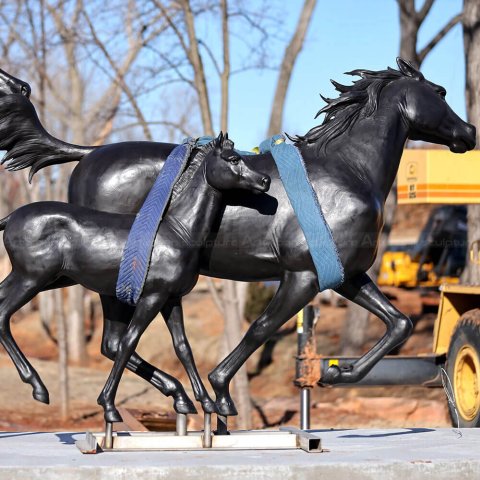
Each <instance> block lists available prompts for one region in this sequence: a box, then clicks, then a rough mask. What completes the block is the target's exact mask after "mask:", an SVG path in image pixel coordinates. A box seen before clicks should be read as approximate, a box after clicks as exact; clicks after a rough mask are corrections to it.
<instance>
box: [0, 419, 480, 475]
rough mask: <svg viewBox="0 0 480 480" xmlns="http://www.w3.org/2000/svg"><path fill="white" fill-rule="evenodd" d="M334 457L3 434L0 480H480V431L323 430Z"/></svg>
mask: <svg viewBox="0 0 480 480" xmlns="http://www.w3.org/2000/svg"><path fill="white" fill-rule="evenodd" d="M312 433H315V434H316V435H319V436H320V437H321V438H322V445H323V447H324V448H325V449H328V452H324V453H310V454H309V453H305V452H303V451H299V450H284V451H266V450H265V451H258V450H257V451H240V452H238V451H237V452H218V451H216V452H208V451H201V452H138V453H133V452H132V453H125V452H114V453H101V454H98V455H82V454H81V453H80V452H79V451H78V450H77V448H76V447H75V445H74V443H75V440H76V439H78V438H80V437H81V436H82V435H83V434H82V433H39V432H33V433H13V432H5V433H0V480H18V479H22V480H23V479H29V480H37V479H42V480H45V479H48V480H50V479H52V480H60V479H61V480H83V479H89V480H91V479H94V480H124V479H125V480H126V479H135V478H138V479H142V480H153V479H162V480H164V479H172V480H173V479H175V480H181V479H193V478H206V479H208V480H221V479H229V480H235V479H242V480H247V479H248V480H250V479H268V480H270V479H271V480H273V479H275V480H278V479H281V480H299V479H302V480H321V479H334V480H354V479H362V480H366V479H374V478H375V479H378V478H381V479H382V480H398V479H403V478H406V479H408V480H416V479H432V480H433V479H435V480H442V479H445V480H446V479H448V480H452V479H457V478H461V479H462V480H474V479H475V480H478V479H479V478H480V429H464V430H461V431H460V432H459V431H456V430H452V429H429V428H412V429H398V430H395V429H393V430H392V429H390V430H321V431H319V430H316V431H312Z"/></svg>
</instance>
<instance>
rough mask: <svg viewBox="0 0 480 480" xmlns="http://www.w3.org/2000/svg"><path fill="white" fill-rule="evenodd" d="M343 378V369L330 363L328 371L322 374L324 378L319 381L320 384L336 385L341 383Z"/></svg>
mask: <svg viewBox="0 0 480 480" xmlns="http://www.w3.org/2000/svg"><path fill="white" fill-rule="evenodd" d="M341 378H342V371H341V370H340V367H339V366H338V365H330V366H329V367H328V369H327V371H326V372H325V373H324V374H323V375H322V378H321V379H320V380H319V381H318V385H320V386H325V385H327V386H328V385H334V384H336V383H340V381H341Z"/></svg>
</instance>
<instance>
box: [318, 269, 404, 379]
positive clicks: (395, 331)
mask: <svg viewBox="0 0 480 480" xmlns="http://www.w3.org/2000/svg"><path fill="white" fill-rule="evenodd" d="M336 291H337V292H338V293H339V294H340V295H343V296H344V297H345V298H347V299H348V300H351V301H352V302H354V303H356V304H357V305H360V306H362V307H364V308H366V309H367V310H368V311H369V312H371V313H373V314H374V315H376V316H377V317H379V318H380V320H382V321H383V322H384V323H385V325H386V327H387V331H386V333H385V335H384V336H383V337H382V338H381V339H380V340H379V341H378V342H377V343H376V344H375V345H374V346H373V347H372V348H371V349H370V350H369V351H368V352H367V353H366V354H365V355H363V357H361V358H360V359H359V360H357V361H356V362H355V363H353V364H352V365H348V366H345V367H342V368H339V367H338V366H336V365H332V366H330V367H329V368H328V370H327V371H326V372H325V374H324V375H323V376H322V378H321V379H320V382H319V384H328V385H331V384H337V383H354V382H357V381H358V380H360V379H362V378H363V377H364V376H365V375H366V374H367V373H368V372H369V371H370V370H371V369H372V367H373V366H374V365H375V364H376V363H377V362H378V361H379V360H380V359H381V358H382V357H383V356H385V355H386V354H387V353H388V352H389V351H390V350H392V348H394V347H396V346H397V345H399V344H401V343H403V342H404V341H405V340H406V339H407V338H408V337H409V335H410V333H411V332H412V326H413V325H412V322H411V320H410V319H409V318H408V317H407V316H405V315H404V314H403V313H402V312H400V311H399V310H397V309H396V308H395V307H394V306H393V305H392V304H391V303H390V301H389V300H388V299H387V298H386V297H385V295H384V294H383V293H382V292H381V291H380V290H379V288H378V287H377V286H376V285H375V283H374V282H373V281H372V280H371V279H370V278H369V276H368V275H367V274H366V273H362V274H360V275H358V276H356V277H354V278H353V279H350V280H347V281H346V282H345V283H344V284H343V285H342V286H341V287H339V288H337V289H336Z"/></svg>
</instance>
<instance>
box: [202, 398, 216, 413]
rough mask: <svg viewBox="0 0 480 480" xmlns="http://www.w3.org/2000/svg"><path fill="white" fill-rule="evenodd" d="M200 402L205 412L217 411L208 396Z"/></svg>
mask: <svg viewBox="0 0 480 480" xmlns="http://www.w3.org/2000/svg"><path fill="white" fill-rule="evenodd" d="M201 403H202V409H203V411H204V412H205V413H218V412H217V407H216V405H215V402H214V401H213V400H212V399H211V398H210V397H208V398H207V399H205V400H202V401H201Z"/></svg>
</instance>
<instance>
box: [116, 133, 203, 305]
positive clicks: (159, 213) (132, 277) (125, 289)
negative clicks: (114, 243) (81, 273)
mask: <svg viewBox="0 0 480 480" xmlns="http://www.w3.org/2000/svg"><path fill="white" fill-rule="evenodd" d="M194 146H195V141H194V140H193V139H190V138H187V139H185V140H184V142H183V143H182V144H180V145H178V146H176V147H175V148H174V149H173V150H172V152H171V153H170V155H169V156H168V158H167V159H166V161H165V163H164V165H163V168H162V170H161V171H160V174H159V175H158V177H157V179H156V180H155V183H154V185H153V187H152V189H151V190H150V192H149V193H148V196H147V198H146V199H145V202H144V203H143V205H142V208H141V209H140V211H139V212H138V213H137V216H136V217H135V221H134V222H133V225H132V228H131V230H130V233H129V235H128V239H127V243H126V244H125V248H124V250H123V256H122V261H121V263H120V271H119V273H118V279H117V289H116V293H117V297H118V299H119V300H121V301H122V302H124V303H128V304H129V305H133V306H134V305H136V304H137V302H138V300H139V298H140V296H141V294H142V291H143V287H144V285H145V280H146V278H147V274H148V267H149V265H150V257H151V255H152V250H153V244H154V242H155V237H156V234H157V230H158V227H159V225H160V222H161V220H162V218H163V215H164V213H165V208H166V206H167V204H168V202H169V200H170V197H171V195H172V191H173V187H174V186H175V183H176V182H177V180H178V179H179V178H180V175H181V174H182V172H183V171H184V169H185V166H186V164H187V161H188V158H189V157H190V154H191V153H192V150H193V148H194Z"/></svg>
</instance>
